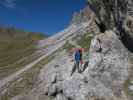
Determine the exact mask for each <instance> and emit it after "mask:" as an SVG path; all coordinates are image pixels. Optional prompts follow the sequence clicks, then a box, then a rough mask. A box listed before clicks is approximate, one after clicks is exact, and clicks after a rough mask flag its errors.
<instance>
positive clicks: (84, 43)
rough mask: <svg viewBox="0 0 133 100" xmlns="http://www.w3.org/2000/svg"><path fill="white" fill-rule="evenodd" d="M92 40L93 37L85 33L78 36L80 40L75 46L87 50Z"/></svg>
mask: <svg viewBox="0 0 133 100" xmlns="http://www.w3.org/2000/svg"><path fill="white" fill-rule="evenodd" d="M92 38H93V37H92V36H90V33H85V34H84V35H82V36H80V40H78V41H77V44H78V45H80V46H81V47H82V48H89V47H90V43H91V39H92Z"/></svg>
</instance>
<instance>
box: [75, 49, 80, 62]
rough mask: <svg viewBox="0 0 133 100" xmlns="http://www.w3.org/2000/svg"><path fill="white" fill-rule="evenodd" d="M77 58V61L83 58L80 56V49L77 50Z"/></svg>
mask: <svg viewBox="0 0 133 100" xmlns="http://www.w3.org/2000/svg"><path fill="white" fill-rule="evenodd" d="M75 60H76V61H80V60H81V56H80V52H79V50H78V51H76V52H75Z"/></svg>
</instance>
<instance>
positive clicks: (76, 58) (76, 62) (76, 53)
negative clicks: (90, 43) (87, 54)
mask: <svg viewBox="0 0 133 100" xmlns="http://www.w3.org/2000/svg"><path fill="white" fill-rule="evenodd" d="M74 56H75V65H76V68H77V69H78V72H80V68H79V63H80V61H81V54H80V51H79V50H76V52H75V55H74Z"/></svg>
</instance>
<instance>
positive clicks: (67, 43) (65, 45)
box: [62, 41, 75, 51]
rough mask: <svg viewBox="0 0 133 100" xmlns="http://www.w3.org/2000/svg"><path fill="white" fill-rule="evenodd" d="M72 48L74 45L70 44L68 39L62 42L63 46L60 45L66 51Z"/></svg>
mask: <svg viewBox="0 0 133 100" xmlns="http://www.w3.org/2000/svg"><path fill="white" fill-rule="evenodd" d="M72 48H75V46H73V45H71V44H70V43H69V41H67V42H66V43H65V44H64V46H63V47H62V49H65V50H67V51H70V50H71V49H72Z"/></svg>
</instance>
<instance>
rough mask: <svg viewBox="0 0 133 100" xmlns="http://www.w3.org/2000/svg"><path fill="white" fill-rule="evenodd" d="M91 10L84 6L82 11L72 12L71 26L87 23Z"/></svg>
mask: <svg viewBox="0 0 133 100" xmlns="http://www.w3.org/2000/svg"><path fill="white" fill-rule="evenodd" d="M92 13H93V12H92V10H91V9H90V7H89V6H86V7H85V8H84V9H82V10H80V11H79V12H74V14H73V17H72V21H71V24H80V23H83V22H87V21H89V20H90V19H91V15H92Z"/></svg>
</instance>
